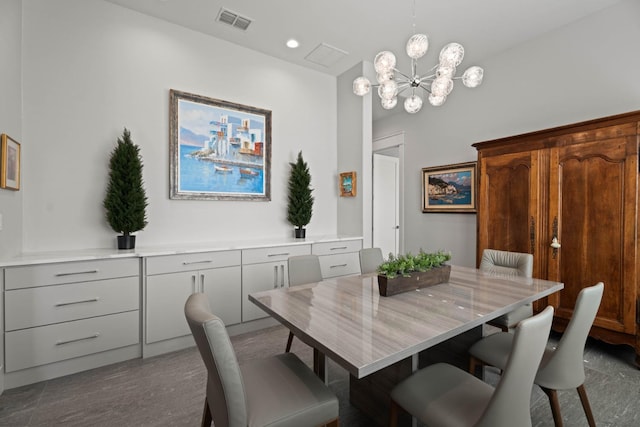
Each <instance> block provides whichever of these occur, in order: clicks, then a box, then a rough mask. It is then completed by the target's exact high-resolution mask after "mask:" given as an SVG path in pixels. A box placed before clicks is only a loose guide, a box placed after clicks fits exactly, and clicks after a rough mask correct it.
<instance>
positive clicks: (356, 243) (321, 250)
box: [311, 240, 362, 255]
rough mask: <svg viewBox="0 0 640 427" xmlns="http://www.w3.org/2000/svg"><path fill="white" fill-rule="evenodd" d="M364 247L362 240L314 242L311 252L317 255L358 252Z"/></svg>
mask: <svg viewBox="0 0 640 427" xmlns="http://www.w3.org/2000/svg"><path fill="white" fill-rule="evenodd" d="M360 249H362V240H345V241H336V242H323V243H314V244H313V246H312V249H311V252H312V253H313V254H316V255H333V254H343V253H347V252H358V251H359V250H360Z"/></svg>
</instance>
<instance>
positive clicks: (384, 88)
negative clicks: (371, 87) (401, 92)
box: [378, 80, 398, 99]
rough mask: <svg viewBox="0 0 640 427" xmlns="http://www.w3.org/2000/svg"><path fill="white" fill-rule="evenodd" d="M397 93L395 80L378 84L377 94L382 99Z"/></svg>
mask: <svg viewBox="0 0 640 427" xmlns="http://www.w3.org/2000/svg"><path fill="white" fill-rule="evenodd" d="M397 94H398V83H396V81H395V80H387V81H384V82H382V83H380V86H378V95H379V96H380V98H382V99H391V98H394V97H395V96H396V95H397Z"/></svg>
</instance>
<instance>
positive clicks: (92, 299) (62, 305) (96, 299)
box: [55, 297, 100, 307]
mask: <svg viewBox="0 0 640 427" xmlns="http://www.w3.org/2000/svg"><path fill="white" fill-rule="evenodd" d="M99 299H100V298H97V297H96V298H90V299H83V300H80V301H70V302H58V303H56V305H55V306H56V307H64V306H65V305H73V304H82V303H85V302H97V301H98V300H99Z"/></svg>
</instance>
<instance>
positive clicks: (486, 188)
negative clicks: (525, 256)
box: [477, 150, 544, 277]
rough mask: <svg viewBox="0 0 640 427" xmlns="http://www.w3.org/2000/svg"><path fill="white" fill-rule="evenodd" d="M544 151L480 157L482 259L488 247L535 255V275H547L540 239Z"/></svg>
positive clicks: (479, 213)
mask: <svg viewBox="0 0 640 427" xmlns="http://www.w3.org/2000/svg"><path fill="white" fill-rule="evenodd" d="M543 158H544V153H543V152H542V151H540V150H537V151H531V152H522V153H512V154H504V155H500V156H492V157H481V158H480V185H479V196H478V219H477V220H478V242H477V244H478V253H477V256H478V262H479V260H480V258H481V257H482V251H483V250H484V249H487V248H489V249H499V250H504V251H512V252H524V253H531V254H534V260H536V261H537V262H536V265H535V266H534V277H544V276H543V272H542V271H541V270H542V267H541V266H542V265H543V263H542V260H538V258H539V257H538V256H537V252H538V248H537V244H538V243H537V242H538V241H539V239H538V233H539V230H540V229H541V226H542V224H540V220H539V218H541V217H542V215H541V211H540V206H539V200H540V199H541V197H542V194H541V192H542V189H543V187H542V185H541V179H540V172H541V171H540V168H541V167H542V160H543Z"/></svg>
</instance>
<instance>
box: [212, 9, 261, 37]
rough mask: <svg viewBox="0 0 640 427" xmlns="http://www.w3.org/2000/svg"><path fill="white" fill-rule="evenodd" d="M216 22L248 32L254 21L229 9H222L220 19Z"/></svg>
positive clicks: (219, 14)
mask: <svg viewBox="0 0 640 427" xmlns="http://www.w3.org/2000/svg"><path fill="white" fill-rule="evenodd" d="M216 21H219V22H222V23H224V24H227V25H231V26H232V27H234V28H238V29H239V30H242V31H246V30H247V28H249V25H250V24H251V22H252V20H251V18H247V17H246V16H241V15H239V14H237V13H236V12H232V11H230V10H229V9H225V8H221V9H220V12H219V13H218V17H217V18H216Z"/></svg>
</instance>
